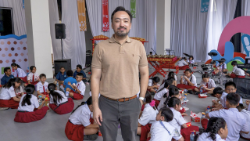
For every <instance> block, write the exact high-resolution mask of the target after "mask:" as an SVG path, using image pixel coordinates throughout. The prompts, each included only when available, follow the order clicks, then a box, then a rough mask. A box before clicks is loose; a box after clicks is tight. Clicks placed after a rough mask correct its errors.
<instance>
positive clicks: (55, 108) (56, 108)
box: [54, 101, 68, 110]
mask: <svg viewBox="0 0 250 141" xmlns="http://www.w3.org/2000/svg"><path fill="white" fill-rule="evenodd" d="M65 103H68V101H66V102H63V103H61V104H59V105H58V106H57V107H56V108H55V109H54V110H56V109H57V108H58V107H59V106H61V105H63V104H65Z"/></svg>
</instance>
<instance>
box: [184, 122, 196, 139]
mask: <svg viewBox="0 0 250 141" xmlns="http://www.w3.org/2000/svg"><path fill="white" fill-rule="evenodd" d="M192 131H195V133H196V132H198V131H199V127H198V126H193V125H191V126H189V127H187V128H182V129H181V135H182V136H183V138H184V140H185V141H190V134H191V132H192Z"/></svg>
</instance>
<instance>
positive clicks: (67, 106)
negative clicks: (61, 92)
mask: <svg viewBox="0 0 250 141" xmlns="http://www.w3.org/2000/svg"><path fill="white" fill-rule="evenodd" d="M49 107H50V108H51V109H52V110H53V111H54V112H55V113H57V114H59V115H62V114H67V113H70V112H71V111H72V110H73V109H74V102H73V100H72V98H68V101H67V102H66V103H63V104H61V105H59V106H57V105H56V104H49Z"/></svg>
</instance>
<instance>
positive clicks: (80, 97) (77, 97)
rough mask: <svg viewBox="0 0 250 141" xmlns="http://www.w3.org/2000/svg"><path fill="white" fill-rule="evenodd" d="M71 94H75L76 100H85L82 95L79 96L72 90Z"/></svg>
mask: <svg viewBox="0 0 250 141" xmlns="http://www.w3.org/2000/svg"><path fill="white" fill-rule="evenodd" d="M70 92H72V93H74V96H73V98H74V99H75V100H80V99H83V95H81V94H79V93H76V92H74V91H73V90H70Z"/></svg>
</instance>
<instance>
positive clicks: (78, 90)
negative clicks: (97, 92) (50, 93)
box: [66, 73, 86, 100]
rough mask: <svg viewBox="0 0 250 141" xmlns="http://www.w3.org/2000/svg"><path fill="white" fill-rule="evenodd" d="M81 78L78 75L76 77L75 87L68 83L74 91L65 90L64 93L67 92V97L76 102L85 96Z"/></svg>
mask: <svg viewBox="0 0 250 141" xmlns="http://www.w3.org/2000/svg"><path fill="white" fill-rule="evenodd" d="M82 78H83V74H82V73H78V74H77V75H76V81H77V83H76V85H72V84H71V83H70V82H68V84H69V86H70V87H72V88H73V89H74V90H71V89H70V88H67V89H66V91H67V92H69V96H70V97H72V98H74V99H76V100H80V99H83V96H84V94H85V89H86V86H85V84H84V83H83V81H82Z"/></svg>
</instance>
